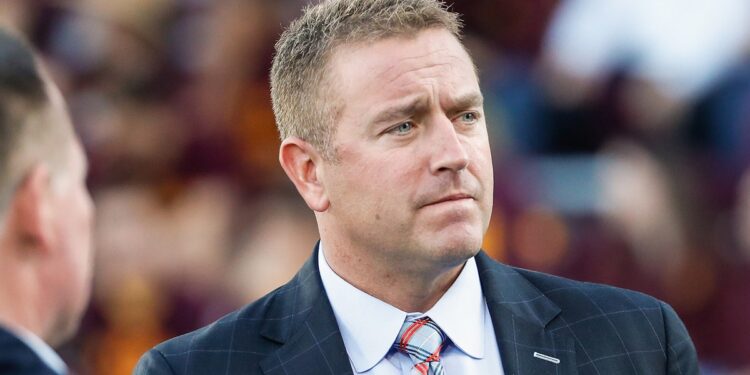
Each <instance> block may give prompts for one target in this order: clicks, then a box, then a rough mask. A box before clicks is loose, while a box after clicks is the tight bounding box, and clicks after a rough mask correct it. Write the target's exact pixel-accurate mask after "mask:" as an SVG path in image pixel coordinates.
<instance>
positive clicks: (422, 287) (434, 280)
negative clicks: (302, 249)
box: [323, 243, 465, 312]
mask: <svg viewBox="0 0 750 375" xmlns="http://www.w3.org/2000/svg"><path fill="white" fill-rule="evenodd" d="M352 249H353V247H342V246H336V244H330V243H325V244H324V246H323V251H324V252H325V254H324V255H325V259H326V261H327V262H328V264H329V265H330V266H331V269H333V271H334V272H336V274H337V275H339V276H340V277H341V278H343V279H344V280H346V281H347V282H348V283H350V284H352V285H354V286H355V287H356V288H357V289H359V290H361V291H363V292H365V293H367V294H369V295H371V296H373V297H375V298H377V299H379V300H381V301H383V302H386V303H388V304H390V305H391V306H394V307H396V308H398V309H399V310H402V311H406V312H425V311H428V310H429V309H430V308H432V306H434V305H435V303H437V301H438V300H440V298H441V297H442V296H443V294H445V292H446V291H447V290H448V288H450V286H451V285H453V282H454V281H455V280H456V278H457V277H458V275H459V274H460V273H461V270H462V269H463V266H464V264H465V261H463V262H460V263H459V264H449V265H438V264H430V265H424V264H422V265H420V264H417V262H410V261H394V259H393V258H392V257H389V256H385V257H375V256H373V255H372V254H373V252H368V253H367V254H366V256H362V255H361V254H357V253H356V251H353V250H352Z"/></svg>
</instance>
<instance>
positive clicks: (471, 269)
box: [424, 258, 487, 359]
mask: <svg viewBox="0 0 750 375" xmlns="http://www.w3.org/2000/svg"><path fill="white" fill-rule="evenodd" d="M486 311H487V310H486V309H485V302H484V295H483V294H482V284H481V282H480V281H479V271H478V270H477V263H476V260H474V258H470V259H469V260H467V261H466V264H465V265H464V269H463V270H461V273H460V274H459V275H458V278H456V281H454V282H453V285H451V287H450V288H448V290H447V291H446V292H445V294H443V296H442V297H441V298H440V299H439V300H438V301H437V303H435V306H433V307H432V308H431V309H430V310H429V311H427V312H426V313H425V314H424V315H427V316H429V317H430V319H432V320H433V321H434V322H435V324H437V325H438V327H440V329H442V330H443V332H445V334H446V336H448V338H450V340H451V342H452V343H453V345H455V346H456V347H458V349H460V350H461V351H462V352H464V353H466V354H467V355H468V356H470V357H472V358H476V359H480V358H484V323H485V316H484V314H485V313H486Z"/></svg>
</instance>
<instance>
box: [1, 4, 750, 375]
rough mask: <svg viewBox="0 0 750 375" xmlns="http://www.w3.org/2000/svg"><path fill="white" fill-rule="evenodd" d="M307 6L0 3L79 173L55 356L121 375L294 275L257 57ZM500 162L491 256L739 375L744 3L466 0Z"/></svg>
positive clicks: (296, 215) (285, 189) (306, 221)
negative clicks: (650, 316) (84, 232)
mask: <svg viewBox="0 0 750 375" xmlns="http://www.w3.org/2000/svg"><path fill="white" fill-rule="evenodd" d="M305 3H306V1H303V0H216V1H211V0H107V1H103V0H78V1H62V0H61V1H53V0H0V24H4V25H8V24H9V25H12V26H13V27H15V28H17V29H19V30H21V31H22V32H23V33H24V34H25V35H27V37H28V38H29V40H30V41H31V42H32V43H33V44H34V45H35V46H36V48H38V49H39V50H40V51H41V53H42V55H43V58H44V60H45V62H46V63H47V65H48V67H49V68H50V70H51V71H52V74H53V77H54V78H55V80H56V82H57V83H58V84H59V85H60V86H61V89H62V91H63V93H64V95H65V97H66V98H67V101H68V105H69V107H70V109H71V111H72V114H73V118H74V123H75V125H76V127H77V130H78V132H79V134H80V135H81V137H82V140H83V143H84V146H85V148H86V151H87V153H88V156H89V158H90V176H89V186H90V189H91V191H92V194H93V196H94V199H95V203H96V206H97V219H96V238H95V246H96V249H97V261H96V271H95V272H96V277H95V290H94V295H93V298H92V303H91V307H90V309H89V311H88V313H87V315H86V317H85V319H84V322H83V325H82V329H81V331H80V333H79V335H78V336H77V337H76V338H75V339H74V340H73V341H72V342H71V343H69V344H68V345H67V346H66V347H65V348H64V349H63V355H64V357H65V359H66V360H67V361H68V363H70V365H71V367H72V368H73V369H74V370H75V371H76V372H77V373H79V374H82V375H88V374H107V375H110V374H111V375H119V374H129V373H130V372H131V370H132V367H133V365H134V364H135V361H136V360H137V358H138V357H139V356H140V355H141V354H142V353H143V352H144V351H146V350H148V349H149V348H150V347H151V346H153V345H154V344H155V343H157V342H159V341H161V340H164V339H166V338H169V337H172V336H175V335H178V334H182V333H185V332H187V331H190V330H193V329H195V328H197V327H199V326H202V325H205V324H207V323H210V322H211V321H213V320H214V319H216V318H218V317H220V316H222V315H223V314H226V313H228V312H229V311H231V310H233V309H236V308H238V307H239V306H242V305H244V304H246V303H248V302H250V301H252V300H254V299H256V298H258V297H260V296H261V295H263V294H265V293H266V292H268V291H270V290H272V289H274V288H276V287H277V286H279V285H281V284H282V283H283V282H285V281H286V280H288V279H289V278H290V277H291V275H292V274H293V273H294V272H295V271H296V270H297V268H298V267H299V266H300V265H301V263H302V262H304V260H305V259H306V258H307V257H308V256H309V255H310V254H311V251H312V249H313V246H314V245H315V241H316V240H317V233H316V231H317V229H316V226H315V220H314V216H313V214H312V213H311V211H310V210H309V209H307V207H306V206H305V204H304V202H303V201H302V200H301V198H299V197H298V195H297V194H296V192H295V190H294V188H293V186H292V185H291V183H290V182H288V181H287V179H286V177H285V175H284V174H283V171H282V170H281V168H280V167H279V166H278V162H277V152H278V145H279V140H278V134H277V132H276V129H275V125H274V118H273V113H272V110H271V101H270V95H269V83H268V71H269V68H270V62H271V57H272V54H273V44H274V42H275V40H276V39H277V37H278V36H279V34H280V32H281V31H282V29H283V27H284V25H286V24H288V23H289V22H290V21H291V20H292V19H294V18H295V17H296V16H298V15H299V13H300V11H301V9H302V7H303V6H304V5H305ZM453 8H454V9H455V10H456V11H458V12H460V13H463V14H464V20H465V23H466V28H465V40H464V42H465V43H466V45H467V46H468V47H469V49H470V50H471V52H472V54H473V56H474V58H475V60H476V63H477V65H478V67H479V70H480V75H481V78H480V80H481V82H482V84H483V91H484V94H485V97H486V106H485V109H486V111H487V116H488V126H489V127H490V135H491V142H492V143H493V145H492V147H493V158H494V164H495V187H496V191H495V202H496V203H495V210H494V214H493V220H492V223H491V224H490V229H489V231H488V234H487V238H486V241H485V249H486V250H487V251H488V252H489V253H490V254H491V255H492V256H493V257H495V258H497V259H499V260H501V261H504V262H506V263H509V264H512V265H517V266H521V267H525V268H531V269H537V270H541V271H545V272H552V273H555V274H559V275H562V276H566V277H572V278H575V279H580V280H588V281H594V282H604V283H608V284H613V285H617V286H621V287H626V288H630V289H635V290H639V291H643V292H646V293H649V294H652V295H654V296H656V297H659V298H661V299H663V300H665V301H667V302H668V303H670V304H672V305H673V306H674V307H675V309H676V310H677V311H678V313H679V314H680V316H681V317H682V318H683V320H684V322H685V323H686V325H687V328H688V330H689V331H690V334H691V335H692V337H693V340H694V341H695V344H696V346H697V349H698V353H699V356H700V360H701V365H702V368H703V370H704V372H705V373H706V374H728V373H736V374H742V373H748V374H750V2H748V1H746V0H691V1H684V0H661V1H633V0H459V1H456V3H455V4H454V5H453Z"/></svg>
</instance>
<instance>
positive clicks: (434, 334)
mask: <svg viewBox="0 0 750 375" xmlns="http://www.w3.org/2000/svg"><path fill="white" fill-rule="evenodd" d="M444 342H445V333H443V331H442V330H440V327H438V326H437V324H435V322H433V321H432V319H430V318H428V317H426V316H425V317H422V318H419V319H414V318H410V319H406V321H405V322H404V325H403V326H402V327H401V331H400V332H399V333H398V338H397V339H396V342H395V343H394V344H393V347H394V348H395V349H396V350H398V351H400V352H402V353H406V354H408V355H409V358H411V360H412V362H413V363H414V368H413V369H412V374H414V375H445V370H444V369H443V364H442V363H440V350H441V349H442V348H443V343H444Z"/></svg>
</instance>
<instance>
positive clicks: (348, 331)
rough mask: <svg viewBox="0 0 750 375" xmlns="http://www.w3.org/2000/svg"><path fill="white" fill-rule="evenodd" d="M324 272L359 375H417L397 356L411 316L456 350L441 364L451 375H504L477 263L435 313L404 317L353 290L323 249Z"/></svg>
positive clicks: (470, 263)
mask: <svg viewBox="0 0 750 375" xmlns="http://www.w3.org/2000/svg"><path fill="white" fill-rule="evenodd" d="M318 254H319V255H318V268H319V269H320V277H321V279H322V280H323V287H324V288H325V290H326V293H327V294H328V299H329V300H330V301H331V306H332V307H333V313H334V315H335V316H336V322H337V323H338V326H339V330H340V331H341V337H342V338H343V340H344V346H345V347H346V351H347V353H348V354H349V359H350V362H351V365H352V369H353V371H354V373H355V374H367V375H399V374H411V369H412V367H414V364H413V363H412V361H411V359H410V358H409V356H408V355H406V354H403V353H400V352H398V351H396V350H392V346H393V343H394V342H395V341H396V337H397V336H398V332H399V330H400V329H401V325H402V324H403V323H404V321H405V320H406V318H407V316H409V317H411V316H417V317H419V316H429V317H430V319H432V320H433V321H434V322H435V323H436V324H437V325H438V326H439V327H440V328H441V329H442V330H443V332H445V334H446V336H447V337H448V339H449V341H450V344H449V345H448V346H447V347H446V348H445V349H444V350H443V352H442V353H441V356H440V361H441V362H442V363H443V367H444V368H445V373H446V374H447V375H454V374H499V375H503V369H502V366H501V363H500V351H499V349H498V346H497V340H496V338H495V330H494V329H493V327H492V320H491V319H490V313H489V310H488V308H487V303H486V301H485V299H484V295H483V294H482V286H481V284H480V281H479V272H478V271H477V265H476V261H475V260H474V258H471V259H469V260H468V261H467V262H466V265H465V266H464V268H463V270H462V271H461V273H460V274H459V275H458V278H457V279H456V281H455V282H454V283H453V285H451V287H450V288H449V289H448V291H446V292H445V294H444V295H443V296H442V297H441V298H440V300H438V302H437V303H436V304H435V306H433V307H432V308H431V309H430V310H429V311H427V312H425V313H421V312H410V313H407V312H404V311H401V310H399V309H397V308H396V307H393V306H391V305H389V304H387V303H385V302H383V301H381V300H379V299H377V298H375V297H373V296H371V295H369V294H367V293H365V292H363V291H361V290H359V289H357V288H356V287H354V286H353V285H351V284H349V283H348V282H347V281H346V280H344V279H342V278H341V277H340V276H339V275H337V274H336V273H335V272H334V271H333V269H331V267H330V266H329V265H328V262H327V261H326V259H325V255H324V252H323V245H322V244H321V245H320V249H319V252H318Z"/></svg>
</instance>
